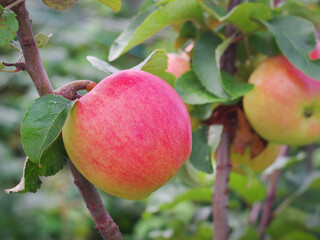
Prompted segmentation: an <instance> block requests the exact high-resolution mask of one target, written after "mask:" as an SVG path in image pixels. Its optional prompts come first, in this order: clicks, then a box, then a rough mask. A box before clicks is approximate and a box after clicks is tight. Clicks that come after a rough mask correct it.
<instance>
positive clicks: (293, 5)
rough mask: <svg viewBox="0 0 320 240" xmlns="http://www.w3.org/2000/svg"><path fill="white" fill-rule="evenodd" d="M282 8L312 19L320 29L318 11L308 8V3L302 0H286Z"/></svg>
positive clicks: (292, 13) (291, 13) (290, 12)
mask: <svg viewBox="0 0 320 240" xmlns="http://www.w3.org/2000/svg"><path fill="white" fill-rule="evenodd" d="M282 9H284V10H286V11H288V13H289V14H290V15H295V16H299V17H302V18H305V19H308V20H309V21H311V22H312V23H313V24H314V25H315V27H316V28H317V29H318V30H320V16H319V14H318V13H317V12H315V11H312V10H311V9H310V8H308V5H307V4H306V3H304V2H303V1H300V0H289V1H286V3H285V5H284V6H283V7H282Z"/></svg>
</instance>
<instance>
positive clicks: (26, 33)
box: [0, 0, 122, 240]
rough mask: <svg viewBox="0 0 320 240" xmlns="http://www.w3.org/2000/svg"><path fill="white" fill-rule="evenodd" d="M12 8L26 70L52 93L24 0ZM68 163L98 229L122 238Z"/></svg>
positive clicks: (0, 0)
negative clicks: (16, 22)
mask: <svg viewBox="0 0 320 240" xmlns="http://www.w3.org/2000/svg"><path fill="white" fill-rule="evenodd" d="M13 2H14V1H3V0H0V4H1V5H2V6H4V7H5V6H7V5H9V4H11V3H13ZM12 10H13V11H14V12H15V14H16V18H17V20H18V23H19V30H18V32H17V37H18V40H19V42H20V45H21V48H22V52H23V54H24V58H25V70H26V71H27V72H28V74H29V76H30V77H31V79H32V81H33V83H34V85H35V87H36V89H37V91H38V93H39V95H40V96H43V95H46V94H54V90H53V88H52V85H51V83H50V81H49V78H48V75H47V73H46V71H45V68H44V66H43V63H42V61H41V58H40V54H39V50H38V47H37V44H36V42H35V39H34V35H33V32H32V28H31V24H30V19H29V13H28V11H27V8H26V6H25V1H22V2H20V3H19V4H17V5H15V6H14V7H12ZM68 165H69V168H70V170H71V172H72V175H73V177H74V181H75V184H76V185H77V187H78V189H79V191H80V193H81V195H82V197H83V199H84V201H85V202H86V205H87V207H88V209H89V211H90V214H91V216H92V218H93V220H94V222H95V224H96V229H97V231H98V232H99V233H100V235H101V236H102V237H103V239H105V240H106V239H108V240H121V239H122V237H121V233H120V231H119V227H118V226H117V225H116V223H115V222H114V221H113V219H112V218H111V217H110V215H109V213H108V212H107V210H106V209H105V208H104V206H103V203H102V200H101V198H100V196H99V194H98V192H97V190H96V188H95V187H94V186H93V185H92V184H91V183H90V182H88V181H87V180H86V179H85V178H84V177H83V176H82V175H81V174H80V173H79V172H78V170H77V169H76V168H75V167H74V166H73V164H72V163H71V162H70V161H69V163H68Z"/></svg>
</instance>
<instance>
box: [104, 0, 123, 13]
mask: <svg viewBox="0 0 320 240" xmlns="http://www.w3.org/2000/svg"><path fill="white" fill-rule="evenodd" d="M99 2H101V3H103V4H104V5H106V6H108V7H109V8H111V9H112V10H113V11H114V12H116V13H117V12H119V11H120V9H121V0H99Z"/></svg>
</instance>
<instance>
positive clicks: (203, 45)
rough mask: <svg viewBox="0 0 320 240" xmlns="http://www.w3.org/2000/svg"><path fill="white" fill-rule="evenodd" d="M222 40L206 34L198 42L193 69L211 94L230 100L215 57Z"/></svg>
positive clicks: (211, 34) (209, 33)
mask: <svg viewBox="0 0 320 240" xmlns="http://www.w3.org/2000/svg"><path fill="white" fill-rule="evenodd" d="M221 42H222V40H221V39H220V38H219V37H218V36H217V35H215V34H213V33H212V32H205V33H204V34H202V35H201V36H200V38H199V40H198V41H196V43H195V46H194V50H193V57H192V62H191V64H192V69H193V71H194V72H195V74H196V75H197V77H198V79H199V80H200V82H201V84H202V85H203V86H204V87H205V88H206V89H207V90H208V91H209V92H211V93H213V94H214V95H216V96H218V97H219V98H224V99H228V98H229V96H228V94H227V93H226V92H225V91H224V89H223V87H222V83H221V81H220V71H219V61H217V59H216V57H215V51H216V48H217V47H218V46H219V44H220V43H221Z"/></svg>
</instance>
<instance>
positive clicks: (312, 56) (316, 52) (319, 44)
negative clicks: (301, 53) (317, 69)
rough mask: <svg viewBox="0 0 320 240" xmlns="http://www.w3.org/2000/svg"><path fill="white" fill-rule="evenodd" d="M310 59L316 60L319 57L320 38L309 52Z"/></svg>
mask: <svg viewBox="0 0 320 240" xmlns="http://www.w3.org/2000/svg"><path fill="white" fill-rule="evenodd" d="M309 57H310V59H311V60H316V59H319V58H320V40H319V39H317V44H316V48H315V49H314V50H313V51H312V52H311V53H310V54H309Z"/></svg>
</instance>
